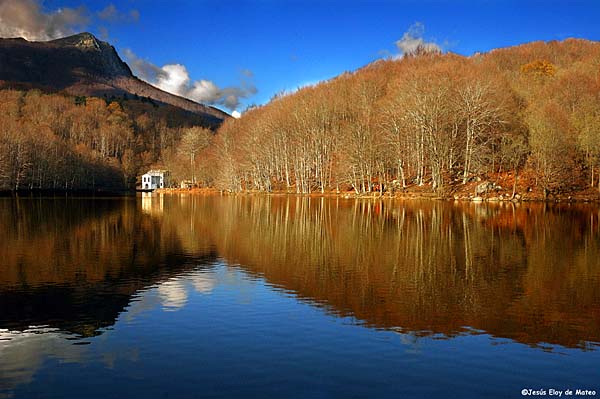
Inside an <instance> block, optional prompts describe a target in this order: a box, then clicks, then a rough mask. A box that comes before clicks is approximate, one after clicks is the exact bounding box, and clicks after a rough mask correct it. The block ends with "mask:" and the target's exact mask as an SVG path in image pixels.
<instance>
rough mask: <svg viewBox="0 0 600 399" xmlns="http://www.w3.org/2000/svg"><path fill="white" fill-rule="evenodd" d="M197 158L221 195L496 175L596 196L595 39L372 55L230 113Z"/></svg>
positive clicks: (400, 186) (599, 105)
mask: <svg viewBox="0 0 600 399" xmlns="http://www.w3.org/2000/svg"><path fill="white" fill-rule="evenodd" d="M202 158H203V160H204V161H203V166H201V167H202V168H203V169H204V171H205V174H207V175H208V176H210V181H209V183H210V184H214V185H215V186H216V187H217V188H219V189H223V190H230V191H242V190H259V191H267V192H268V191H273V190H285V191H291V192H298V193H310V192H313V191H320V192H325V191H328V190H341V191H346V190H354V191H355V192H356V193H368V192H373V191H384V192H393V191H398V190H408V191H410V190H423V191H431V192H435V193H437V194H440V195H449V194H451V193H452V192H453V191H455V190H457V189H459V188H460V187H461V186H465V185H468V184H475V183H474V182H475V181H482V180H484V181H485V180H490V181H495V180H502V182H504V183H506V182H510V187H509V188H508V191H509V192H510V193H511V195H514V194H515V191H516V192H519V191H523V190H525V191H527V192H538V193H539V194H540V195H543V196H548V195H561V194H565V193H570V192H582V191H585V190H587V192H589V193H592V194H593V193H595V192H597V190H598V189H600V173H599V171H600V43H596V42H590V41H587V40H577V39H569V40H565V41H563V42H556V41H554V42H549V43H544V42H534V43H530V44H526V45H522V46H518V47H513V48H506V49H498V50H494V51H491V52H490V53H487V54H476V55H473V56H471V57H463V56H459V55H455V54H439V53H427V52H425V51H417V52H416V53H415V54H412V55H409V56H405V57H403V58H402V59H398V60H381V61H377V62H374V63H372V64H370V65H368V66H366V67H364V68H362V69H360V70H358V71H356V72H353V73H345V74H343V75H341V76H339V77H337V78H334V79H332V80H330V81H327V82H324V83H321V84H318V85H316V86H312V87H306V88H303V89H301V90H299V91H297V92H295V93H293V94H287V95H281V96H278V97H277V98H274V99H273V100H272V101H271V102H270V103H269V104H267V105H265V106H263V107H259V108H255V109H252V110H250V111H247V112H246V113H245V114H244V116H243V117H242V118H241V119H239V120H228V121H226V122H225V123H224V124H223V126H222V127H221V128H220V130H219V131H218V134H217V135H216V136H215V138H214V140H213V141H212V143H211V145H210V146H209V147H208V148H207V149H206V150H205V151H204V153H203V157H202ZM591 187H595V189H594V190H595V191H591ZM503 189H504V190H507V188H506V187H504V188H503ZM594 195H597V194H594Z"/></svg>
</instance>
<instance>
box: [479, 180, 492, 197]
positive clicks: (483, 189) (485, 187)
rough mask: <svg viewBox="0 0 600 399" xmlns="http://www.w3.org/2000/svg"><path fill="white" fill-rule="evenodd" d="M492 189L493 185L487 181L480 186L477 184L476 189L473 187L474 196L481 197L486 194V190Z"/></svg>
mask: <svg viewBox="0 0 600 399" xmlns="http://www.w3.org/2000/svg"><path fill="white" fill-rule="evenodd" d="M493 189H494V183H492V182H489V181H484V182H483V183H481V184H478V185H477V187H475V194H477V195H481V194H485V193H487V192H488V190H493Z"/></svg>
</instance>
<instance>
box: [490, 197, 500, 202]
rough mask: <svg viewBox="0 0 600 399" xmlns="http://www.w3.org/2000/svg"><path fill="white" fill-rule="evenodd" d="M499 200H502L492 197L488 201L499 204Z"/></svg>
mask: <svg viewBox="0 0 600 399" xmlns="http://www.w3.org/2000/svg"><path fill="white" fill-rule="evenodd" d="M499 200H500V199H499V198H498V197H491V198H488V201H489V202H498V201H499Z"/></svg>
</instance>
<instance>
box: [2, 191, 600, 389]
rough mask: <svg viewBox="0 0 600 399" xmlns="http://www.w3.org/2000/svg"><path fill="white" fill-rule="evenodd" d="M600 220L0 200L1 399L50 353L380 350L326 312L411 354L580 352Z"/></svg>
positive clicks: (422, 208) (349, 203)
mask: <svg viewBox="0 0 600 399" xmlns="http://www.w3.org/2000/svg"><path fill="white" fill-rule="evenodd" d="M599 217H600V212H599V210H598V208H597V207H592V206H583V205H577V206H575V205H561V206H557V205H552V206H551V205H544V204H528V205H514V204H491V205H486V204H460V203H455V204H453V203H442V202H423V203H419V202H409V203H405V202H392V201H378V202H372V201H354V200H342V199H324V198H300V197H276V196H274V197H262V196H261V197H220V196H214V197H210V196H209V197H200V196H198V197H195V196H176V195H173V196H170V195H156V194H154V195H144V196H141V197H138V198H129V199H95V200H92V199H70V198H61V199H56V198H54V199H39V198H28V199H18V200H16V199H2V200H0V221H1V223H0V236H1V237H3V240H0V259H2V260H3V261H2V263H0V396H1V395H2V394H5V395H6V394H7V392H8V393H9V394H11V395H12V392H17V391H18V389H23V387H24V386H28V387H30V388H31V389H34V387H35V386H37V385H36V384H34V383H33V382H32V381H33V379H34V376H35V375H43V374H44V372H42V371H45V372H47V370H49V368H48V364H53V363H52V362H59V363H60V364H62V365H68V364H71V363H78V364H82V365H84V364H85V365H88V366H89V365H90V364H96V363H99V364H102V367H103V368H106V369H111V370H113V369H114V370H118V371H119V372H120V373H123V372H124V371H123V370H124V368H123V362H125V363H126V364H128V365H131V364H132V363H136V364H138V366H139V367H133V368H125V369H126V370H128V371H127V373H133V374H132V375H131V378H133V379H135V378H138V379H145V378H147V374H143V373H144V372H150V371H149V370H150V369H152V370H154V369H153V368H152V364H155V363H154V362H158V361H159V359H160V361H162V359H163V356H159V355H158V354H157V353H158V351H160V350H162V351H165V350H166V351H169V350H173V351H177V354H178V355H177V356H176V357H177V359H179V360H178V361H179V362H181V363H182V364H184V365H187V366H189V367H190V369H197V368H201V366H200V365H199V363H198V362H201V361H203V360H202V359H201V358H195V357H190V356H191V355H190V354H189V353H194V352H193V351H191V348H195V351H196V352H195V353H203V354H204V356H208V357H210V356H213V361H215V362H216V363H218V364H221V363H223V367H225V369H227V368H228V367H231V363H227V361H226V360H224V359H227V356H228V354H230V353H231V354H235V355H236V356H238V355H239V356H242V360H240V367H244V364H245V365H246V366H249V365H250V364H253V363H254V362H256V361H258V360H257V359H259V360H260V359H262V360H265V361H267V360H268V362H272V361H273V357H274V358H277V356H282V355H283V354H285V356H286V358H287V357H289V356H292V358H294V356H302V355H301V353H312V352H311V349H314V348H321V349H319V350H320V351H321V352H322V351H323V350H325V352H323V353H328V355H327V356H330V357H334V356H335V353H334V352H331V351H332V350H333V349H331V348H334V347H337V348H349V349H348V350H353V351H354V352H352V356H357V354H360V355H361V356H369V354H370V353H378V352H377V351H379V350H381V351H383V352H382V353H387V352H386V350H385V348H386V346H385V345H384V344H382V343H381V342H379V343H377V344H374V343H369V345H371V346H369V349H367V347H366V346H365V345H367V344H366V343H365V342H366V341H364V340H361V339H359V338H357V337H354V336H353V337H352V338H348V337H347V336H346V335H344V331H343V330H340V329H339V328H338V327H331V328H334V330H332V331H329V330H326V331H327V332H326V333H324V332H322V331H325V330H323V328H324V327H322V326H321V324H327V325H328V326H330V325H331V324H330V323H331V320H332V318H333V320H342V321H343V325H346V324H354V325H356V324H359V325H362V326H364V327H367V328H368V330H369V331H379V330H384V331H390V332H393V334H395V336H398V337H399V342H400V343H399V344H400V345H402V346H403V347H404V348H405V350H406V352H405V353H406V354H410V355H411V356H426V355H427V353H428V348H429V346H431V345H432V344H431V343H430V342H432V341H430V340H431V339H433V340H436V341H437V340H440V339H443V340H448V342H450V341H452V342H453V343H452V344H450V343H448V345H447V346H443V347H441V348H442V349H440V347H438V348H437V349H436V350H438V351H440V350H441V351H443V350H452V348H453V347H455V346H456V345H459V342H462V341H461V340H462V339H463V338H464V337H470V339H472V341H468V342H469V343H468V344H465V347H466V348H468V349H466V350H465V351H466V352H465V353H467V352H468V351H469V350H472V349H470V348H475V347H477V345H476V344H475V343H476V342H480V341H477V340H476V337H479V336H481V337H485V339H486V340H488V339H492V340H493V343H492V344H490V343H489V342H488V343H486V344H485V345H482V344H478V345H480V349H479V352H477V356H479V362H481V359H485V358H486V357H487V356H489V355H490V353H493V352H494V350H493V349H492V347H491V345H493V344H498V343H507V342H508V343H511V345H512V343H519V344H525V345H528V346H529V347H530V348H531V350H533V351H535V353H540V352H541V353H543V352H542V351H540V349H543V350H547V351H548V350H549V351H558V352H562V351H563V350H565V349H566V348H572V349H574V350H575V351H577V352H578V353H581V354H584V353H586V351H594V350H595V349H597V345H598V343H599V342H600V290H598V287H600V240H599V238H600V223H599ZM306 304H308V305H309V307H310V309H312V310H313V311H315V312H317V313H318V316H315V315H314V313H309V314H310V315H311V316H310V317H307V316H306V315H307V311H306V310H305V308H304V306H305V305H306ZM328 323H329V324H328ZM171 324H172V325H171ZM286 326H287V327H286ZM288 327H289V328H288ZM278 328H281V329H283V330H281V331H279V332H278ZM286 328H287V329H286ZM328 328H329V327H328ZM161 331H162V332H161ZM320 331H321V332H320ZM242 332H243V333H242ZM319 332H320V333H319ZM252 334H255V335H256V337H260V339H263V340H265V341H266V342H267V343H265V344H262V343H260V344H259V343H258V342H259V341H252V340H251V339H252V338H251V337H252ZM319 334H321V335H319ZM246 335H248V337H246ZM307 335H310V336H311V337H312V339H313V341H310V342H312V343H311V344H310V345H312V346H307V343H306V342H307V341H305V337H306V336H307ZM338 336H339V337H341V338H332V337H338ZM224 337H227V340H226V338H224ZM386 337H388V336H387V335H386ZM256 339H258V338H256ZM336 339H339V340H341V341H340V342H338V341H335V340H336ZM386 339H388V340H389V339H390V338H389V337H388V338H386ZM278 340H279V341H278ZM286 340H289V341H286ZM332 340H334V341H332ZM367 341H368V340H367ZM125 342H127V344H125ZM132 342H133V343H135V345H132V344H131V343H132ZM219 342H220V344H219ZM260 342H262V341H260ZM277 342H279V344H280V347H271V346H269V345H271V344H272V345H275V343H277ZM369 342H370V341H369ZM423 342H425V343H426V344H423ZM486 342H487V341H486ZM334 343H335V344H337V345H338V346H335V345H333V344H334ZM74 344H85V345H74ZM294 345H298V347H297V348H296V347H295V346H294ZM332 345H333V346H332ZM344 345H345V346H344ZM159 348H160V349H159ZM215 348H222V350H224V351H225V352H224V353H221V354H219V355H218V356H217V355H215V354H214V353H213V352H214V351H216V350H217V349H215ZM252 348H259V349H260V350H259V349H256V352H249V353H246V351H248V350H251V349H252ZM290 348H292V349H293V348H296V349H297V350H298V352H297V353H296V352H294V353H293V354H290V353H288V352H284V351H287V350H292V349H290ZM294 350H295V349H294ZM513 350H514V353H515V354H516V355H515V356H517V357H518V356H522V355H523V354H524V353H525V351H524V350H523V349H518V350H517V349H513ZM327 351H329V352H327ZM321 352H319V355H318V356H321V355H320V353H321ZM527 353H529V352H527ZM211 354H212V355H211ZM153 356H154V357H153ZM269 356H270V357H269ZM314 356H317V355H314ZM324 356H325V355H324ZM345 356H350V355H349V354H346V355H345ZM517 357H515V358H514V359H513V358H511V359H510V361H515V359H516V358H517ZM140 358H142V359H144V360H140ZM182 359H183V360H182ZM215 359H220V360H218V361H217V360H215ZM230 360H231V359H230ZM232 361H233V360H232ZM282 361H283V360H282ZM319 361H323V363H324V364H326V363H327V360H323V359H320V360H319ZM148 362H149V363H148ZM219 362H220V363H219ZM236 362H237V360H236ZM397 362H400V360H397ZM236 364H237V363H236ZM268 364H269V366H268V367H271V366H270V364H271V363H268ZM376 364H377V363H376ZM394 364H395V366H394V367H397V366H399V365H400V364H401V363H394ZM439 364H440V365H443V364H445V363H444V360H441V361H440V363H439ZM507 364H508V363H507ZM276 365H277V364H276V363H274V366H273V367H276ZM88 366H86V367H88ZM279 366H281V364H279ZM404 366H406V365H404ZM478 366H479V367H480V366H482V364H481V363H480V364H478ZM61 367H63V368H64V367H67V366H61ZM268 367H267V366H265V369H264V370H267V369H268V370H271V369H270V368H268ZM290 367H292V366H290ZM293 367H296V365H295V363H294V365H293ZM293 367H292V369H293ZM311 367H312V366H311ZM323 367H326V366H325V365H324V366H323ZM440 367H441V366H440ZM225 369H224V370H225ZM338 369H339V367H337V368H335V369H331V370H329V369H326V368H325V369H323V373H324V374H327V373H329V372H332V373H333V372H334V371H333V370H338ZM392 369H393V368H392ZM144 370H145V371H144ZM70 372H71V373H74V371H73V370H71V371H70ZM205 372H207V371H206V370H205ZM216 372H217V371H215V373H216ZM265 372H266V371H265ZM271 372H275V371H271ZM335 372H337V371H335ZM94 373H100V372H99V371H98V370H97V369H94ZM135 373H141V374H135ZM207 375H209V374H207ZM365 375H367V374H365ZM375 375H376V373H375V372H374V373H373V374H372V375H371V376H372V377H373V378H376V377H374V376H375ZM579 375H580V376H581V375H582V374H581V373H579ZM113 377H114V376H113ZM463 377H464V376H463ZM56 378H58V377H56ZM206 378H208V377H206ZM286 378H289V376H287V377H286ZM101 380H102V379H101V378H100V377H98V381H101ZM184 385H185V384H184ZM300 386H304V385H302V384H300ZM15 390H17V391H15ZM32 392H33V391H32ZM32 392H29V394H30V395H32V394H33V393H32ZM100 392H101V391H98V395H100ZM236 392H237V391H236ZM63 394H64V392H63ZM17 396H19V395H17ZM21 396H24V397H27V393H23V394H22V395H21ZM151 396H152V395H151ZM155 396H156V395H155ZM184 396H185V395H184Z"/></svg>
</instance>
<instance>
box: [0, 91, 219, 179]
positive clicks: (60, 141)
mask: <svg viewBox="0 0 600 399" xmlns="http://www.w3.org/2000/svg"><path fill="white" fill-rule="evenodd" d="M205 123H206V119H205V118H204V116H203V115H196V114H193V113H190V112H188V111H185V110H182V109H180V108H176V107H171V106H165V105H161V106H158V105H157V104H156V103H155V102H153V101H152V100H150V99H146V98H142V99H138V100H134V99H129V100H126V99H123V98H121V99H114V100H106V99H101V98H94V97H74V96H69V95H64V94H44V93H42V92H40V91H39V90H30V91H17V90H0V191H7V190H10V191H17V190H61V191H62V190H122V189H131V188H133V187H134V185H135V182H136V176H138V175H139V174H140V172H141V171H143V170H144V169H145V168H147V167H151V166H153V165H161V166H162V165H164V163H163V162H165V160H169V162H170V165H169V166H170V167H172V168H173V169H175V170H182V172H180V173H183V174H184V173H188V171H187V170H186V169H185V167H186V166H187V165H188V164H187V163H185V162H184V163H183V166H178V165H180V164H179V163H177V162H176V160H177V159H186V156H187V153H185V154H182V150H181V149H180V148H179V145H180V141H181V142H183V143H185V142H189V141H190V140H189V137H190V136H193V137H209V136H210V135H211V131H210V130H208V129H207V128H204V127H202V126H203V125H204V124H205ZM182 137H188V139H186V140H181V138H182ZM177 154H182V155H177ZM178 168H179V169H178Z"/></svg>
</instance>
